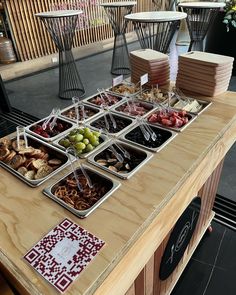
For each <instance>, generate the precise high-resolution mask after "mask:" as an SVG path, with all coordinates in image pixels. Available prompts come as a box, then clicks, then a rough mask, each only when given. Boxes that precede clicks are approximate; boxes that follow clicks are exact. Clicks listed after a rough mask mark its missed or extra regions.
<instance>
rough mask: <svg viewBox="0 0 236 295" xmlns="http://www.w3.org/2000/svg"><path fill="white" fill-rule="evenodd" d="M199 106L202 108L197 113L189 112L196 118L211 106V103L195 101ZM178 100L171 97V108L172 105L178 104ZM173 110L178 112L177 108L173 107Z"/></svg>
mask: <svg viewBox="0 0 236 295" xmlns="http://www.w3.org/2000/svg"><path fill="white" fill-rule="evenodd" d="M195 100H196V101H197V102H198V103H199V104H201V105H202V108H201V110H200V111H199V112H193V111H189V113H191V114H194V115H196V116H198V115H200V114H201V113H202V112H204V111H205V110H206V109H207V108H208V107H209V106H210V105H211V104H212V102H211V101H206V100H201V99H195ZM178 101H179V100H178V99H177V98H176V97H173V98H172V99H171V101H170V105H171V107H174V105H175V104H176V103H177V102H178ZM174 108H175V109H178V110H180V109H179V108H176V107H174Z"/></svg>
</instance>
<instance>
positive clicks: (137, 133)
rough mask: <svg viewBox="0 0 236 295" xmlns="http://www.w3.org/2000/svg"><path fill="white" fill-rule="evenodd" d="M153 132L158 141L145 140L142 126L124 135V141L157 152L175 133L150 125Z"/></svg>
mask: <svg viewBox="0 0 236 295" xmlns="http://www.w3.org/2000/svg"><path fill="white" fill-rule="evenodd" d="M149 127H150V128H151V130H152V131H153V132H154V133H155V134H156V139H155V140H152V139H151V138H150V139H149V140H147V139H145V137H144V134H143V132H142V130H141V128H140V126H137V127H135V128H134V129H132V130H131V131H129V132H127V133H126V134H125V135H123V137H124V139H126V140H128V141H130V142H132V143H136V144H138V145H140V146H142V147H144V148H148V149H150V150H153V151H157V150H158V149H159V148H160V147H161V146H162V145H163V144H164V143H166V142H167V141H168V140H170V139H171V138H172V137H173V133H172V132H171V131H169V130H165V129H162V128H158V127H156V126H151V125H149Z"/></svg>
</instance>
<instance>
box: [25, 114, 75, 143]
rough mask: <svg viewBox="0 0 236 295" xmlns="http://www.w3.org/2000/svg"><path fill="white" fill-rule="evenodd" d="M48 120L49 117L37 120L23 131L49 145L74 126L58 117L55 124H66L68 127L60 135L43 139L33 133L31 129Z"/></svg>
mask: <svg viewBox="0 0 236 295" xmlns="http://www.w3.org/2000/svg"><path fill="white" fill-rule="evenodd" d="M48 118H49V116H48V117H46V118H44V119H42V120H39V121H37V122H35V123H33V124H31V125H29V126H27V127H25V131H26V132H27V133H29V134H31V135H32V136H35V137H38V138H39V139H41V140H44V141H46V142H48V143H50V142H52V141H54V140H56V139H57V138H59V137H61V136H62V135H63V134H65V133H67V132H68V131H70V130H72V129H73V128H75V126H76V125H75V124H74V123H72V122H71V121H69V120H67V119H62V118H60V117H58V118H57V123H60V122H61V123H62V124H67V125H68V128H67V129H66V130H64V131H63V132H61V133H59V134H57V135H55V136H52V137H48V138H47V137H43V136H41V135H40V134H37V133H35V132H34V131H33V128H34V127H36V125H42V124H43V123H44V121H45V120H47V119H48Z"/></svg>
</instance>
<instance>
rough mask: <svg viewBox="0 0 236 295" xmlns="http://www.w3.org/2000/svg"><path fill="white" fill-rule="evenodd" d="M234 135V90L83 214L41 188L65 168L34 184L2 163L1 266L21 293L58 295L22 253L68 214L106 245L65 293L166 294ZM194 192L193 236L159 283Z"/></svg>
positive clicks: (200, 228)
mask: <svg viewBox="0 0 236 295" xmlns="http://www.w3.org/2000/svg"><path fill="white" fill-rule="evenodd" d="M235 139H236V93H234V92H227V93H225V94H222V95H220V96H219V97H216V98H215V101H214V102H213V104H212V105H211V106H210V107H209V108H208V109H207V110H206V111H205V112H203V113H202V114H201V115H200V116H199V117H198V118H197V119H196V120H195V121H194V122H193V123H192V124H191V125H190V126H188V127H187V128H186V129H185V130H184V131H183V132H182V133H181V134H179V135H178V136H177V137H176V138H175V139H174V140H173V141H172V142H171V143H170V144H168V145H167V146H166V147H165V148H164V149H163V150H161V151H160V152H159V153H157V154H156V155H155V156H154V157H153V158H152V159H151V160H150V161H149V162H148V163H147V164H146V165H144V166H143V167H142V168H141V169H140V171H139V172H137V174H135V175H134V176H133V177H132V178H131V179H130V180H127V181H126V180H124V181H121V182H122V186H121V187H120V188H119V189H118V190H117V191H116V192H115V193H114V194H113V195H112V196H111V197H109V198H108V199H107V200H106V201H105V202H104V203H103V204H102V205H101V206H100V207H99V208H98V209H96V210H95V211H94V212H93V213H92V214H91V215H90V216H89V217H88V218H86V219H83V220H81V219H78V218H77V217H75V216H74V215H72V214H71V213H70V212H68V211H67V210H65V209H63V208H62V207H61V206H59V205H58V204H57V203H55V202H53V201H52V200H50V199H48V198H47V197H45V196H44V195H43V194H42V189H43V187H44V186H48V185H49V184H50V183H52V182H55V180H56V179H59V177H60V176H61V175H62V174H66V171H63V172H62V173H61V174H60V175H56V176H54V177H53V179H51V180H50V181H47V183H45V184H44V185H43V186H41V187H39V188H30V187H28V186H26V185H25V184H24V183H23V182H21V181H20V180H18V179H16V178H15V177H14V176H12V175H11V174H9V173H8V172H7V171H5V170H3V169H2V168H0V174H1V178H0V198H1V203H0V211H1V214H0V231H1V239H0V262H1V269H2V271H4V272H5V273H6V274H7V275H8V277H9V278H10V279H11V280H12V282H13V283H14V284H15V285H16V287H17V288H18V290H20V291H21V293H22V294H31V295H36V294H37V295H38V294H47V295H54V294H58V293H57V291H56V290H55V289H54V288H53V287H51V286H50V285H49V284H48V283H47V282H46V281H45V280H44V279H43V278H42V277H40V275H38V274H37V273H36V272H35V271H34V270H33V269H32V268H31V267H30V266H29V265H28V264H27V263H26V262H25V261H24V260H23V259H22V257H23V255H24V254H25V253H26V252H27V250H29V249H30V248H31V247H32V246H33V245H34V244H35V243H36V242H38V241H39V239H40V238H42V237H43V236H44V235H45V234H46V233H48V232H49V231H50V230H51V229H52V228H53V227H54V226H55V225H56V224H58V223H59V222H60V221H61V220H62V219H64V218H65V217H68V218H70V219H71V220H73V221H75V222H77V223H78V224H79V225H80V226H82V227H83V228H85V229H87V230H88V231H90V232H91V233H93V234H95V235H96V236H97V237H99V238H101V239H103V240H104V241H105V242H106V246H105V247H104V248H103V249H102V250H101V252H100V253H99V254H98V256H97V257H96V258H95V259H94V260H93V262H92V263H91V264H89V266H88V267H87V268H86V269H85V270H84V272H83V273H82V274H81V276H80V277H79V278H78V279H77V281H76V282H74V283H73V285H72V286H71V288H70V289H69V290H68V291H67V292H66V293H65V294H68V295H69V294H70V295H71V294H73V295H75V294H76V295H78V294H85V295H88V294H96V295H100V294H101V295H113V294H115V295H123V294H125V293H126V292H127V290H128V289H129V292H128V293H127V294H129V295H130V294H151V293H150V292H151V291H152V290H153V289H154V290H155V292H156V293H155V294H169V292H170V290H171V289H172V288H173V286H174V284H175V283H176V281H177V280H178V278H179V276H180V274H181V272H182V271H183V269H184V267H185V266H186V264H187V262H188V260H189V259H190V257H191V255H192V253H193V251H194V249H195V248H196V246H197V244H198V243H199V241H200V239H201V237H202V235H203V234H204V232H205V231H206V229H207V227H208V226H209V224H210V222H211V219H212V218H213V215H214V213H213V212H212V211H211V209H212V205H213V202H214V197H215V193H216V189H217V184H218V180H219V177H220V171H221V167H222V162H223V161H222V160H223V159H224V156H225V154H226V153H227V151H228V150H229V149H230V147H231V146H232V144H233V143H234V142H235ZM196 195H199V196H200V197H201V199H202V210H201V212H200V218H199V221H198V224H197V227H196V229H195V232H194V236H193V238H192V240H191V242H190V244H189V246H188V248H187V250H186V251H185V254H184V256H183V258H182V260H181V262H180V263H179V265H178V266H177V268H176V270H175V271H174V272H173V273H172V275H171V276H170V277H169V278H168V279H167V280H165V281H161V280H160V279H158V277H159V276H158V274H159V265H160V257H161V255H162V253H163V250H164V248H165V245H166V243H167V239H168V237H169V235H170V231H171V229H172V228H173V226H174V225H175V223H176V221H177V220H178V218H179V217H180V216H181V214H182V213H183V211H184V210H185V208H186V207H187V205H188V204H189V203H190V201H191V200H192V199H193V198H194V197H195V196H196ZM154 278H155V280H154ZM135 290H136V293H135ZM145 290H146V292H149V293H144V291H145Z"/></svg>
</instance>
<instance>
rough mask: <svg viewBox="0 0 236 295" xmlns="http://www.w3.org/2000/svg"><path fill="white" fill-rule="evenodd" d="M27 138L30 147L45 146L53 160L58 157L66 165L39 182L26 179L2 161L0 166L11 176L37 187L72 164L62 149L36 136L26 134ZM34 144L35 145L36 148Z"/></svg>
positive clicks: (38, 180)
mask: <svg viewBox="0 0 236 295" xmlns="http://www.w3.org/2000/svg"><path fill="white" fill-rule="evenodd" d="M26 136H27V139H28V142H29V146H30V145H31V146H33V147H39V146H45V147H46V148H47V150H48V151H49V152H50V151H52V154H53V156H52V157H51V158H56V157H58V158H59V159H60V160H63V162H64V164H62V165H61V166H60V167H58V168H57V169H55V170H54V171H53V172H51V173H50V174H49V175H47V176H46V177H43V178H41V179H37V180H30V179H27V178H26V177H24V176H23V175H22V174H20V173H19V172H17V171H16V170H14V169H13V168H11V167H10V166H8V165H7V164H6V163H4V162H3V161H0V166H1V167H3V168H4V169H6V170H7V171H9V172H10V173H11V174H13V175H14V176H16V177H17V178H19V179H20V180H22V181H23V182H25V183H26V184H28V185H29V186H31V187H37V186H39V185H41V184H42V183H43V182H45V181H46V180H48V179H49V178H51V177H52V176H53V175H55V174H57V173H58V172H60V171H61V170H62V169H64V168H65V167H66V166H67V165H69V163H70V162H69V159H68V157H67V156H66V155H65V154H64V153H63V152H62V151H61V150H60V149H58V148H56V147H53V146H52V145H50V144H48V143H46V142H45V141H42V140H40V139H38V138H36V137H34V136H31V135H30V134H26ZM9 138H10V139H16V137H15V136H12V137H9ZM32 143H35V144H36V146H34V145H33V144H32ZM49 154H50V153H49ZM71 159H72V161H73V160H75V158H74V157H72V158H71Z"/></svg>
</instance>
